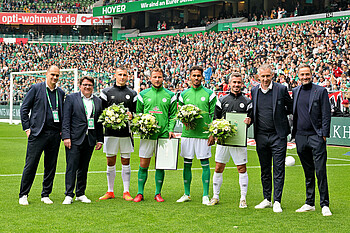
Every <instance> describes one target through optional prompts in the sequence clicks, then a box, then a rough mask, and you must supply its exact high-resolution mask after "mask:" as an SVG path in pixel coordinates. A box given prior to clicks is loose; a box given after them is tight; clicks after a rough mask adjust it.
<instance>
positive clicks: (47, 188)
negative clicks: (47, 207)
mask: <svg viewBox="0 0 350 233" xmlns="http://www.w3.org/2000/svg"><path fill="white" fill-rule="evenodd" d="M59 76H60V70H59V68H58V67H57V66H55V65H52V66H50V67H49V69H48V70H47V72H46V81H45V82H42V83H38V84H35V85H33V86H32V87H31V88H30V90H29V91H28V93H27V94H26V96H25V98H24V100H23V104H22V106H21V121H22V128H23V130H25V132H26V134H27V137H28V145H27V155H26V164H25V166H24V169H23V175H22V180H21V188H20V193H19V204H21V205H28V193H29V191H30V188H31V187H32V184H33V181H34V178H35V173H36V170H37V168H38V164H39V160H40V157H41V154H42V152H43V151H44V154H45V155H44V180H43V189H42V192H41V201H42V202H44V203H45V204H52V203H53V202H52V201H51V200H50V198H49V195H50V193H51V191H52V185H53V180H54V177H55V172H56V164H57V156H58V151H59V147H60V143H61V135H60V134H61V130H62V112H63V100H64V96H65V94H64V91H63V90H62V89H61V88H59V87H57V86H56V84H57V82H58V79H59Z"/></svg>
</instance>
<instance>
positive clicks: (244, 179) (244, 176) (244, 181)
mask: <svg viewBox="0 0 350 233" xmlns="http://www.w3.org/2000/svg"><path fill="white" fill-rule="evenodd" d="M239 186H240V187H241V200H245V197H246V195H247V190H248V173H247V172H245V173H239Z"/></svg>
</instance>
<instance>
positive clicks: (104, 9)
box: [93, 0, 219, 17]
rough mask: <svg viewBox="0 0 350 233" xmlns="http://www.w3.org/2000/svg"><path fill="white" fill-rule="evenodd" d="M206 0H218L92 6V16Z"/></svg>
mask: <svg viewBox="0 0 350 233" xmlns="http://www.w3.org/2000/svg"><path fill="white" fill-rule="evenodd" d="M208 2H219V0H143V1H136V2H127V3H118V4H114V5H108V6H100V7H94V8H93V15H94V17H95V16H107V15H121V14H128V13H134V12H140V11H150V10H159V9H165V8H171V7H179V6H186V5H196V4H203V3H208Z"/></svg>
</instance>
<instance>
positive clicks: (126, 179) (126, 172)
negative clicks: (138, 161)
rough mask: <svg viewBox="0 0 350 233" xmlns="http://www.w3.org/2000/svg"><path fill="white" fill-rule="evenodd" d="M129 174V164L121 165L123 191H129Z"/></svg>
mask: <svg viewBox="0 0 350 233" xmlns="http://www.w3.org/2000/svg"><path fill="white" fill-rule="evenodd" d="M130 174H131V168H130V164H129V165H122V179H123V185H124V193H125V192H129V187H130Z"/></svg>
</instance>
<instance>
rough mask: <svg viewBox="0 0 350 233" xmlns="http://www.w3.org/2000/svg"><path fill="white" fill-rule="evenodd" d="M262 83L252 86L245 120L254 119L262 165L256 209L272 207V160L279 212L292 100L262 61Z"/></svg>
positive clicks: (252, 121) (279, 209)
mask: <svg viewBox="0 0 350 233" xmlns="http://www.w3.org/2000/svg"><path fill="white" fill-rule="evenodd" d="M258 75H259V79H260V82H261V84H260V85H258V86H256V87H254V88H253V89H252V102H253V111H252V113H251V114H250V117H249V118H248V119H247V120H248V122H249V121H251V122H250V123H254V137H255V141H256V151H257V153H258V157H259V162H260V166H261V183H262V186H263V195H264V200H263V201H262V202H261V203H260V204H258V205H256V206H255V209H264V208H267V207H272V203H271V194H272V174H271V162H272V160H273V187H274V193H273V199H274V203H273V211H274V212H276V213H280V212H282V208H281V199H282V191H283V185H284V174H285V157H286V152H287V135H288V134H289V133H290V128H289V124H288V119H287V115H288V114H290V113H292V100H291V97H290V96H289V93H288V91H287V88H286V87H285V86H283V85H281V84H279V83H275V82H272V78H273V73H272V68H271V67H270V66H269V65H267V64H264V65H262V66H260V67H259V69H258Z"/></svg>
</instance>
